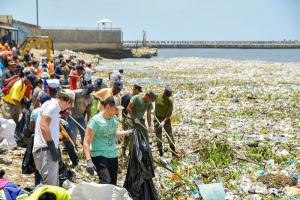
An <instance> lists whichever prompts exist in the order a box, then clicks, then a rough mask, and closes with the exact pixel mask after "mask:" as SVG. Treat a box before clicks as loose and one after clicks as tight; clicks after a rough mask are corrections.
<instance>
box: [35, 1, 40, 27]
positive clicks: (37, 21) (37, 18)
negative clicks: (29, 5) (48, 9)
mask: <svg viewBox="0 0 300 200" xmlns="http://www.w3.org/2000/svg"><path fill="white" fill-rule="evenodd" d="M35 3H36V26H39V0H35Z"/></svg>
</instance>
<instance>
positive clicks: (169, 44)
mask: <svg viewBox="0 0 300 200" xmlns="http://www.w3.org/2000/svg"><path fill="white" fill-rule="evenodd" d="M123 46H124V47H129V48H134V47H142V46H147V47H154V48H300V41H299V40H283V41H169V40H166V41H154V40H151V41H146V42H145V41H144V42H143V41H141V40H137V41H133V40H125V41H123Z"/></svg>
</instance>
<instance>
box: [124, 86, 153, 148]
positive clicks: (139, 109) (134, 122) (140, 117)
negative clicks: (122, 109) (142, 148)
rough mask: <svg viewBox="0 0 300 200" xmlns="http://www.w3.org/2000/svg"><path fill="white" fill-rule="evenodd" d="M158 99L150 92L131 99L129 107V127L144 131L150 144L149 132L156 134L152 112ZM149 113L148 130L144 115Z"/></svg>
mask: <svg viewBox="0 0 300 200" xmlns="http://www.w3.org/2000/svg"><path fill="white" fill-rule="evenodd" d="M155 99H156V95H155V94H154V93H153V92H152V91H149V92H147V93H146V94H145V95H144V96H142V95H135V96H133V97H132V98H131V99H130V103H129V104H128V106H127V112H128V114H129V117H130V118H131V119H130V120H128V124H129V126H131V127H132V128H138V129H140V130H141V131H142V133H143V135H144V136H145V138H146V140H147V141H148V142H149V138H148V132H149V133H152V132H154V127H153V126H152V125H151V110H152V109H153V105H152V102H154V101H155ZM146 111H147V123H148V129H146V125H145V120H144V115H145V112H146Z"/></svg>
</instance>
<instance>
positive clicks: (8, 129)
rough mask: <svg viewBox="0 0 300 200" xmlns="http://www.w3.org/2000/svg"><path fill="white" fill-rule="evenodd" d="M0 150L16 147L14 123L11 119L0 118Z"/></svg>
mask: <svg viewBox="0 0 300 200" xmlns="http://www.w3.org/2000/svg"><path fill="white" fill-rule="evenodd" d="M0 124H1V126H0V127H1V128H0V148H7V149H14V148H15V147H17V143H16V140H15V137H14V135H15V129H16V123H15V121H14V120H12V119H3V118H0Z"/></svg>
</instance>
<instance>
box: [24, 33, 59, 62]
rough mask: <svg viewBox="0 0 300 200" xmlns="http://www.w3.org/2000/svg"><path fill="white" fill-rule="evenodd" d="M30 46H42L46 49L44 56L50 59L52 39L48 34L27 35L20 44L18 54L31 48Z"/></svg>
mask: <svg viewBox="0 0 300 200" xmlns="http://www.w3.org/2000/svg"><path fill="white" fill-rule="evenodd" d="M32 48H37V49H38V48H44V49H46V57H47V59H48V61H49V60H50V59H51V50H52V52H53V53H54V50H53V40H52V38H51V37H50V36H27V37H26V39H25V40H24V42H23V43H22V44H21V45H20V47H19V51H20V56H22V57H23V56H24V54H25V53H26V52H27V51H28V50H30V49H32Z"/></svg>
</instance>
